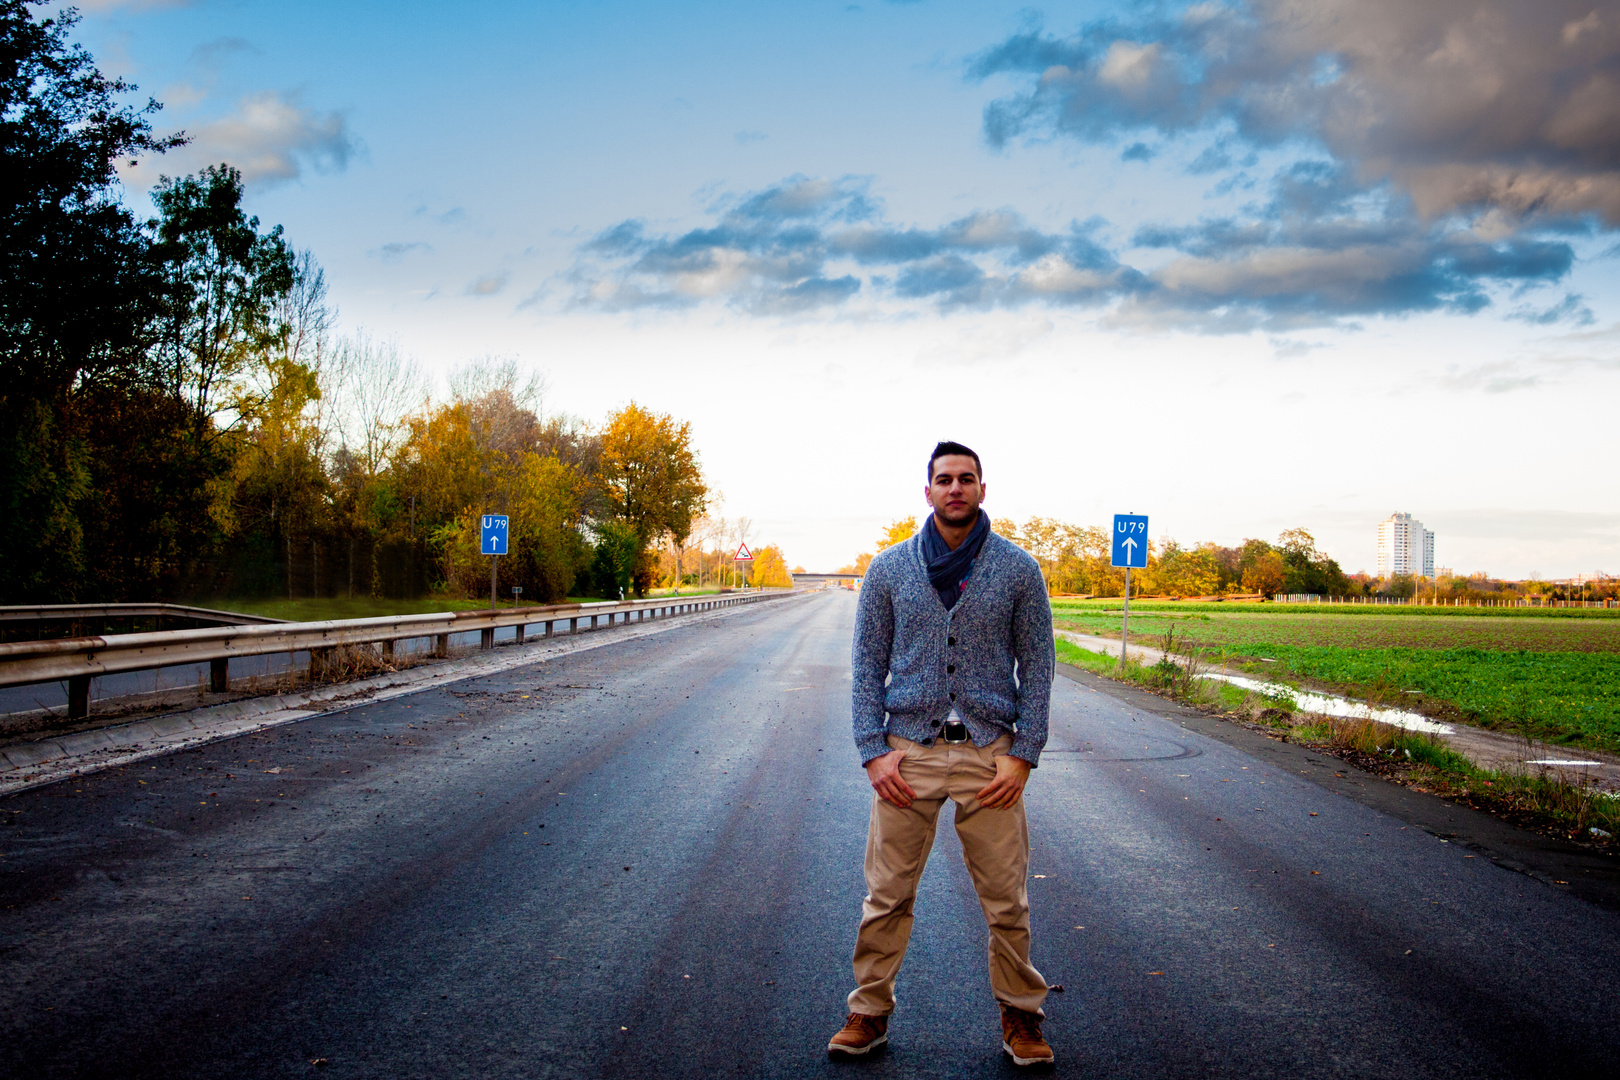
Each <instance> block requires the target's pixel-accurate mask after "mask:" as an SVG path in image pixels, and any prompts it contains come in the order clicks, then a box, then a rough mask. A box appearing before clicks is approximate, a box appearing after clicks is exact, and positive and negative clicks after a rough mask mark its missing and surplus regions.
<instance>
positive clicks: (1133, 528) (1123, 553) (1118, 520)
mask: <svg viewBox="0 0 1620 1080" xmlns="http://www.w3.org/2000/svg"><path fill="white" fill-rule="evenodd" d="M1147 522H1148V519H1147V515H1146V514H1115V515H1114V561H1113V565H1115V566H1127V567H1131V568H1133V569H1137V570H1140V569H1141V568H1143V567H1145V566H1146V565H1147V559H1148V531H1147Z"/></svg>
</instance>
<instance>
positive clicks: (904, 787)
mask: <svg viewBox="0 0 1620 1080" xmlns="http://www.w3.org/2000/svg"><path fill="white" fill-rule="evenodd" d="M905 756H906V752H905V751H904V750H890V751H889V752H888V753H887V754H880V755H878V756H877V757H875V758H873V759H872V760H871V761H868V762H867V763H866V775H867V778H868V779H870V780H871V781H872V790H873V791H875V792H877V793H878V798H880V799H882V800H883V801H884V802H886V803H892V804H893V805H895V806H898V807H899V808H900V809H902V810H904V809H905V808H906V807H908V806H910V805H911V802H912V800H913V799H915V798H916V797H917V793H916V792H915V791H913V790H912V789H911V785H910V784H908V783H906V782H905V781H904V780H902V779H901V778H900V762H901V761H902V760H904V758H905Z"/></svg>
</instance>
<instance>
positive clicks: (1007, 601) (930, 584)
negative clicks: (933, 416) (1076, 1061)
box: [827, 442, 1054, 1065]
mask: <svg viewBox="0 0 1620 1080" xmlns="http://www.w3.org/2000/svg"><path fill="white" fill-rule="evenodd" d="M926 492H927V498H928V502H929V504H930V505H931V506H932V507H933V510H934V512H933V514H932V515H931V516H930V517H929V518H928V519H927V520H925V521H924V522H923V527H922V528H921V529H920V530H919V531H918V532H917V533H916V534H915V535H914V536H912V537H911V538H910V539H908V540H905V541H903V542H901V543H899V544H896V545H895V546H893V547H891V548H889V549H888V550H887V551H884V552H882V553H881V554H879V555H878V556H877V558H875V559H873V560H872V564H871V566H870V567H869V568H868V569H867V572H866V576H865V578H864V580H863V581H862V582H861V594H860V601H859V606H858V608H857V611H856V615H855V644H854V719H855V746H856V748H857V749H858V750H859V751H860V755H861V762H862V764H864V765H865V766H866V773H867V776H868V777H869V778H870V779H871V782H872V790H873V792H874V795H873V799H872V817H871V822H870V825H869V827H868V832H867V838H866V889H867V896H866V901H865V903H864V904H863V905H862V908H861V926H860V931H859V933H858V934H857V936H856V939H855V982H856V987H855V990H854V992H853V993H851V994H850V995H849V1018H848V1020H847V1021H846V1022H845V1024H844V1027H843V1029H842V1030H840V1031H839V1032H838V1033H837V1034H836V1035H834V1036H833V1037H832V1041H831V1042H830V1043H828V1044H827V1052H828V1054H829V1055H834V1056H859V1055H862V1054H866V1053H869V1052H870V1051H872V1050H874V1049H876V1048H877V1047H879V1046H881V1045H883V1044H884V1043H885V1042H887V1041H888V1037H889V1035H888V1028H889V1014H890V1013H892V1012H893V1011H894V980H895V976H896V974H898V972H899V970H900V962H901V960H902V959H904V957H905V954H906V943H907V942H908V941H909V940H910V938H911V924H912V920H913V916H912V905H913V903H914V901H915V900H916V897H917V881H918V879H919V878H920V877H921V876H922V871H923V865H924V864H925V863H926V862H927V861H928V852H929V849H930V848H932V847H933V844H934V826H935V822H936V820H937V819H938V817H939V812H940V810H941V808H942V807H943V806H944V805H945V800H947V799H949V800H951V801H952V802H954V803H955V804H956V833H957V836H959V837H960V838H961V841H962V854H963V857H964V859H965V861H966V862H967V868H968V873H969V874H970V875H971V876H972V878H973V885H974V888H975V889H977V890H978V893H979V904H980V906H981V907H983V909H984V917H985V921H986V922H987V923H988V924H989V927H990V986H991V989H992V990H993V991H994V992H995V996H996V1000H997V1001H998V1002H999V1003H1000V1004H1001V1030H1002V1049H1003V1050H1004V1051H1006V1052H1007V1053H1008V1054H1010V1055H1011V1056H1012V1059H1013V1061H1014V1062H1015V1063H1017V1064H1019V1065H1034V1064H1045V1063H1049V1062H1051V1061H1052V1048H1051V1047H1050V1046H1048V1045H1047V1044H1046V1041H1045V1040H1044V1039H1043V1038H1042V1037H1041V1020H1042V1019H1044V1017H1045V1013H1043V1012H1042V1011H1041V1002H1042V1001H1044V1000H1045V998H1046V980H1045V979H1043V978H1042V977H1041V973H1040V972H1039V971H1036V970H1035V968H1034V966H1032V965H1031V964H1030V962H1029V893H1028V889H1027V879H1028V873H1029V827H1028V825H1027V824H1026V822H1025V820H1024V802H1023V792H1024V784H1025V783H1026V782H1027V781H1028V779H1029V771H1030V770H1031V769H1032V768H1034V767H1035V765H1036V764H1037V762H1038V761H1039V759H1040V754H1041V748H1042V747H1043V746H1045V745H1046V713H1047V706H1048V704H1049V701H1050V697H1051V692H1052V668H1053V662H1054V656H1053V646H1052V609H1051V605H1050V603H1049V602H1048V600H1047V598H1046V585H1045V583H1044V581H1043V580H1042V578H1041V571H1040V567H1039V566H1038V565H1036V562H1035V560H1034V559H1033V558H1031V557H1030V555H1029V554H1028V553H1027V552H1025V551H1024V550H1023V549H1021V548H1019V547H1017V546H1015V545H1013V544H1011V543H1009V542H1008V541H1006V540H1004V539H1002V538H1001V537H999V536H997V535H996V534H995V533H993V532H991V531H990V522H989V518H988V517H987V516H986V515H985V514H984V513H983V512H982V511H981V510H980V509H979V504H980V503H981V502H983V500H984V482H983V473H982V470H981V468H980V465H979V455H977V454H975V453H974V452H973V451H972V450H969V449H968V448H967V447H965V446H963V445H962V444H961V443H955V442H942V443H940V444H939V445H938V446H936V447H934V452H933V454H932V455H931V456H930V457H929V459H928V487H927V489H926Z"/></svg>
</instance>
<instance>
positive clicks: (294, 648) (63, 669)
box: [0, 592, 792, 719]
mask: <svg viewBox="0 0 1620 1080" xmlns="http://www.w3.org/2000/svg"><path fill="white" fill-rule="evenodd" d="M788 595H792V594H791V593H785V592H768V593H739V594H735V595H724V594H722V595H718V596H701V597H693V598H692V599H690V600H683V599H680V598H677V597H664V598H659V599H655V600H632V601H628V602H626V603H617V604H616V603H613V602H611V601H609V602H605V603H600V604H552V605H546V606H535V607H520V608H507V609H500V608H497V609H492V610H485V611H455V612H439V613H435V614H428V615H384V616H378V617H375V618H369V619H334V620H329V621H326V622H305V623H288V622H283V623H275V624H272V625H262V626H261V625H251V626H211V627H204V628H200V629H195V630H163V631H153V632H147V633H138V634H107V635H104V636H96V637H73V638H59V639H56V640H52V641H18V642H8V643H0V686H24V685H27V684H30V683H41V682H55V681H58V680H62V679H66V680H67V683H68V716H69V717H72V718H75V719H76V718H79V717H83V716H87V715H89V712H90V680H91V679H92V678H94V677H95V676H98V675H114V674H118V673H121V672H129V671H147V670H150V669H152V668H160V667H169V666H172V665H175V664H200V663H203V662H205V661H206V662H207V663H208V664H209V675H210V678H209V688H210V689H211V690H213V691H214V692H216V693H222V692H224V691H225V690H227V689H229V687H230V662H231V659H232V658H233V657H247V656H264V655H267V654H271V653H290V652H305V651H307V652H308V653H309V654H310V666H311V668H312V669H313V671H312V674H315V675H317V676H318V675H319V674H320V671H321V668H322V667H323V666H324V664H325V663H326V662H327V660H328V659H329V658H330V657H331V656H332V654H333V651H334V650H336V649H337V648H338V647H340V646H344V645H377V644H380V645H382V646H383V655H384V656H385V657H392V656H393V653H394V644H395V642H398V641H408V640H411V639H413V638H432V639H433V640H434V647H433V653H432V655H434V656H436V657H444V656H448V655H449V653H450V635H451V634H460V633H466V632H469V631H472V630H478V631H480V632H481V636H480V647H481V648H485V649H488V648H492V647H494V644H495V631H496V630H498V629H501V628H503V627H508V626H512V627H516V628H517V640H518V641H523V640H524V637H525V633H526V631H527V629H528V627H530V626H539V625H543V626H544V627H545V636H546V637H550V636H551V635H552V628H553V626H554V625H555V624H557V623H560V622H562V621H564V620H566V621H567V622H568V624H569V627H568V628H569V632H570V633H573V632H575V631H577V630H578V629H579V624H580V622H581V621H583V620H584V619H587V618H588V619H590V621H591V629H595V628H596V626H597V620H598V619H601V618H606V619H607V620H608V623H609V625H612V621H613V618H614V616H617V615H623V616H624V620H623V621H625V622H629V621H632V619H631V616H634V620H633V621H636V622H641V621H645V620H647V619H658V618H668V617H670V616H673V615H681V614H687V613H695V612H700V611H713V610H717V609H720V608H726V607H735V606H737V605H739V604H750V603H757V602H759V601H761V600H772V599H776V598H778V597H781V596H788Z"/></svg>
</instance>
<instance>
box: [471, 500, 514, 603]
mask: <svg viewBox="0 0 1620 1080" xmlns="http://www.w3.org/2000/svg"><path fill="white" fill-rule="evenodd" d="M483 526H484V528H483V536H482V538H481V542H480V544H479V547H478V550H479V552H480V553H481V554H484V555H488V556H489V606H490V607H492V608H493V607H494V606H495V560H496V558H498V557H499V556H501V555H505V554H506V535H507V531H506V515H505V514H485V515H484V521H483Z"/></svg>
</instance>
